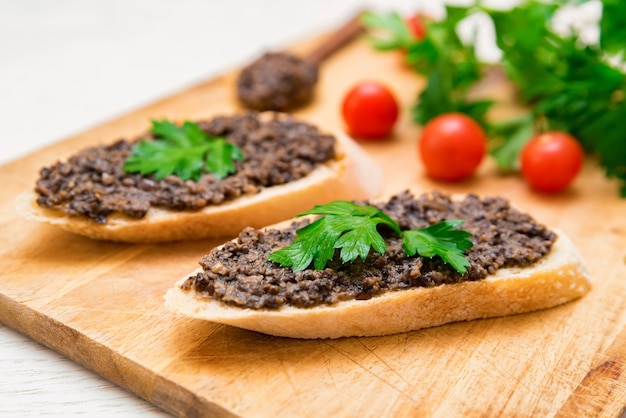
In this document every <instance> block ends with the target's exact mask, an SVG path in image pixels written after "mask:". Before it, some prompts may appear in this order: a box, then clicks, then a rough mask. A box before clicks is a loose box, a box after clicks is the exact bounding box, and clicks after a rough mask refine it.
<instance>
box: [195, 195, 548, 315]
mask: <svg viewBox="0 0 626 418" xmlns="http://www.w3.org/2000/svg"><path fill="white" fill-rule="evenodd" d="M376 206H377V207H378V208H379V209H381V210H383V211H384V212H385V213H387V214H389V215H390V216H391V217H392V218H394V219H395V220H396V221H398V222H399V224H400V226H401V228H402V229H403V230H404V229H415V228H423V227H426V226H428V225H431V224H433V223H437V222H440V221H443V220H446V219H462V220H464V221H465V223H464V224H463V225H462V228H463V229H465V230H467V231H469V232H471V233H472V234H473V236H472V238H471V239H472V242H473V244H474V246H473V247H472V248H471V249H469V250H468V252H467V258H468V259H469V261H470V263H471V265H470V267H469V268H468V271H467V272H466V273H465V274H463V275H461V274H459V273H458V272H456V271H455V270H454V269H452V268H451V267H450V266H449V265H447V264H445V263H444V262H443V261H442V260H441V259H440V258H439V257H434V258H432V259H430V258H424V257H419V256H416V257H407V256H406V254H405V252H404V250H403V249H402V242H401V238H400V237H398V236H395V235H394V234H393V233H390V232H387V233H385V232H384V231H382V230H381V233H383V235H384V236H385V240H386V243H387V250H386V252H385V254H383V255H381V254H378V253H377V252H375V251H370V254H369V255H368V257H367V258H366V260H365V261H361V260H359V259H357V260H356V261H354V262H352V263H348V264H344V265H342V264H341V263H340V262H338V261H337V258H338V257H335V259H334V260H333V261H331V262H330V263H329V265H328V266H327V268H325V269H324V270H312V269H309V270H304V271H301V272H297V273H294V272H293V270H292V269H291V268H284V267H280V266H279V265H277V264H275V263H271V262H268V261H267V256H268V255H269V254H270V253H271V252H272V251H274V250H276V249H278V248H281V247H284V246H286V245H289V244H290V243H291V242H292V241H293V239H294V236H295V230H296V229H297V228H299V227H301V226H302V221H299V222H294V223H293V224H292V227H291V228H289V229H287V230H285V231H279V230H276V229H269V230H267V231H265V232H261V231H258V230H253V229H251V228H248V229H246V230H244V231H243V232H242V233H241V234H240V235H239V237H238V238H237V239H236V240H234V241H230V242H228V243H226V244H225V245H224V246H222V247H221V248H219V249H216V250H214V251H212V252H211V253H210V254H209V255H207V256H205V257H203V258H202V259H201V261H200V264H201V266H202V268H203V272H201V273H198V274H197V275H196V276H193V277H190V278H188V279H187V281H186V282H185V283H184V285H183V289H184V290H187V291H195V292H198V293H199V295H200V296H204V297H210V298H214V299H217V300H220V301H222V302H225V303H227V304H231V305H236V306H240V307H246V308H253V309H263V308H266V309H276V308H280V307H281V306H283V305H292V306H297V307H301V308H308V307H313V306H317V305H323V304H328V305H330V304H334V303H337V302H339V301H343V300H351V299H369V298H371V297H373V296H375V295H377V294H380V293H383V292H387V291H398V290H402V289H408V288H412V287H431V286H438V285H441V284H446V283H457V282H462V281H468V280H481V279H484V278H485V277H486V276H487V275H489V274H492V273H495V272H496V270H498V269H499V268H505V267H515V266H518V267H523V266H528V265H531V264H533V263H534V262H536V261H537V260H539V259H540V258H541V257H542V256H544V255H545V254H547V253H548V252H549V251H550V248H551V247H552V244H553V242H554V240H555V239H556V235H555V234H554V233H553V232H551V231H550V230H548V229H546V228H545V227H544V226H542V225H540V224H538V223H537V222H535V221H534V220H533V219H532V218H531V217H530V216H529V215H527V214H524V213H521V212H520V211H518V210H516V209H515V208H513V207H511V206H510V204H509V202H508V201H507V200H505V199H502V198H482V199H481V198H479V197H477V196H475V195H468V196H466V197H465V198H464V199H463V200H461V201H456V200H452V199H451V197H450V196H448V195H445V194H442V193H439V192H435V193H432V194H428V195H422V196H419V197H414V196H412V195H411V194H410V193H409V192H403V193H401V194H398V195H396V196H393V197H392V198H391V199H390V200H389V201H388V202H386V203H384V204H376Z"/></svg>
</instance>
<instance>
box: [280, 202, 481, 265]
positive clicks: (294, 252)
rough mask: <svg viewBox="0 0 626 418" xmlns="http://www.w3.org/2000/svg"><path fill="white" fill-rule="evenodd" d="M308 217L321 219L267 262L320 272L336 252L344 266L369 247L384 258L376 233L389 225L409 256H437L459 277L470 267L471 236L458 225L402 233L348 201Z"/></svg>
mask: <svg viewBox="0 0 626 418" xmlns="http://www.w3.org/2000/svg"><path fill="white" fill-rule="evenodd" d="M305 215H322V217H320V218H319V219H317V220H316V221H315V222H313V223H311V224H309V225H307V226H305V227H303V228H301V229H299V230H297V231H296V238H295V239H294V241H293V243H292V244H291V245H289V246H287V247H284V248H281V249H279V250H277V251H274V252H273V253H271V254H270V255H269V257H268V260H269V261H273V262H276V263H278V264H280V265H281V266H283V267H292V268H293V270H294V271H301V270H304V269H306V268H308V267H309V266H310V265H311V263H313V266H314V268H315V269H316V270H322V269H324V268H325V267H326V264H327V263H328V262H329V261H330V260H332V259H333V258H334V257H335V250H337V249H339V250H340V253H339V256H340V258H341V261H342V262H343V263H349V262H352V261H354V260H356V259H357V258H360V259H361V260H365V258H366V257H367V255H368V254H369V252H370V249H371V248H373V249H374V250H375V251H376V252H378V253H380V254H383V253H384V252H385V249H386V244H385V240H384V238H383V237H382V236H381V235H380V233H379V232H378V225H385V226H387V227H389V228H390V229H391V230H392V231H393V232H395V233H396V234H398V235H401V236H402V246H403V248H404V251H405V253H406V254H407V256H409V257H412V256H414V255H416V254H419V255H421V256H422V257H428V258H432V257H435V256H439V257H441V259H442V260H443V261H444V262H445V263H448V264H450V265H451V266H452V267H453V268H454V269H455V270H456V271H457V272H459V273H461V274H464V273H465V272H466V271H467V267H468V266H469V265H470V264H469V261H468V260H467V259H466V258H465V257H464V256H463V254H464V252H465V251H466V250H468V249H469V248H471V247H472V242H471V241H470V240H469V239H468V238H469V237H470V236H471V234H470V233H469V232H467V231H463V230H459V229H456V228H458V227H459V226H460V225H461V224H462V223H463V221H460V220H448V221H443V222H439V223H437V224H434V225H430V226H429V227H426V228H421V229H412V230H409V231H402V230H401V229H400V225H398V223H397V222H396V221H394V220H393V219H392V218H390V217H389V216H388V215H387V214H385V213H384V212H382V211H380V210H378V209H377V208H375V207H373V206H367V205H357V204H354V203H352V202H347V201H345V200H337V201H334V202H331V203H328V204H325V205H318V206H315V207H314V208H313V209H311V210H309V211H306V212H304V213H301V214H299V215H297V216H305Z"/></svg>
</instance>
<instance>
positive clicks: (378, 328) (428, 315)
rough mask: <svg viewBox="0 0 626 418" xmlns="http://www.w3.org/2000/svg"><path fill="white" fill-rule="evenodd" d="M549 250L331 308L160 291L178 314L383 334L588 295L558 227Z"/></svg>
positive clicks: (292, 330) (316, 333) (334, 333)
mask: <svg viewBox="0 0 626 418" xmlns="http://www.w3.org/2000/svg"><path fill="white" fill-rule="evenodd" d="M558 234H559V237H558V239H557V240H556V242H555V243H554V246H553V248H552V250H551V251H550V253H549V254H548V255H546V256H545V257H544V258H542V259H541V260H540V261H539V262H537V263H535V264H534V265H532V266H530V267H527V268H507V269H501V270H498V272H497V273H496V274H494V275H491V276H488V277H487V278H485V279H483V280H479V281H470V282H461V283H455V284H444V285H441V286H435V287H429V288H425V287H420V288H412V289H408V290H401V291H392V292H386V293H384V294H382V295H379V296H375V297H373V298H371V299H368V300H353V301H343V302H339V303H337V304H335V305H332V306H318V307H313V308H296V307H292V306H285V307H282V308H280V309H277V310H254V309H244V308H239V307H233V306H229V305H226V304H224V303H222V302H219V301H215V300H211V299H206V298H202V297H199V296H198V295H197V294H196V293H195V292H193V291H189V292H184V291H182V290H181V288H180V285H181V284H182V283H183V282H184V281H185V279H186V278H187V277H189V276H191V275H192V274H193V273H191V274H189V275H188V276H186V277H185V278H183V279H181V280H180V281H179V282H178V283H177V284H176V286H175V287H174V288H173V289H170V290H169V291H168V292H167V294H166V295H165V304H166V306H167V307H168V308H169V309H170V310H172V311H174V312H178V313H181V314H183V315H186V316H189V317H193V318H198V319H205V320H209V321H212V322H218V323H223V324H229V325H233V326H237V327H240V328H245V329H249V330H253V331H258V332H262V333H266V334H270V335H275V336H282V337H292V338H340V337H346V336H380V335H388V334H395V333H400V332H407V331H412V330H417V329H420V328H427V327H433V326H437V325H442V324H446V323H450V322H458V321H469V320H473V319H479V318H490V317H498V316H505V315H513V314H519V313H524V312H530V311H534V310H538V309H545V308H550V307H553V306H557V305H560V304H563V303H566V302H569V301H571V300H574V299H577V298H579V297H581V296H583V295H584V294H586V293H587V292H588V291H589V290H590V288H591V284H590V281H589V274H588V272H587V270H586V267H585V264H584V261H583V259H582V258H581V256H580V255H579V253H578V251H577V249H576V248H575V246H574V244H573V243H572V242H571V240H570V239H569V238H568V237H567V236H566V235H565V234H563V233H562V232H558Z"/></svg>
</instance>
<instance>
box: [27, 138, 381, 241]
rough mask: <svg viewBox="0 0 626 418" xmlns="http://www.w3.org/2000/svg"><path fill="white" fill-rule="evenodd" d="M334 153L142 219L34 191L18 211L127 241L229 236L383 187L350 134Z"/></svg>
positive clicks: (85, 232)
mask: <svg viewBox="0 0 626 418" xmlns="http://www.w3.org/2000/svg"><path fill="white" fill-rule="evenodd" d="M335 137H336V138H337V142H336V157H335V159H334V160H332V161H330V162H328V163H326V164H323V165H321V166H319V167H318V168H316V169H315V170H314V171H313V172H312V173H310V174H309V175H308V176H306V177H304V178H302V179H299V180H296V181H293V182H290V183H287V184H284V185H280V186H272V187H268V188H265V189H263V190H262V191H261V192H259V193H257V194H254V195H246V196H242V197H239V198H237V199H235V200H232V201H229V202H225V203H223V204H221V205H216V206H207V207H205V208H203V209H201V210H197V211H190V210H188V211H175V210H168V209H162V208H155V207H153V208H150V210H149V211H148V213H147V215H146V216H145V217H144V218H142V219H133V218H130V217H127V216H124V215H120V214H112V215H110V216H109V217H108V219H107V223H106V224H97V223H96V222H94V221H92V220H90V219H87V218H85V217H78V216H68V215H67V214H65V213H64V212H62V211H59V210H53V209H48V208H44V207H41V206H39V205H38V204H37V202H36V199H37V195H36V193H34V192H26V193H23V194H22V195H20V196H18V198H17V200H16V206H17V210H18V212H20V213H22V214H23V215H24V216H26V217H27V218H29V219H32V220H36V221H40V222H44V223H48V224H51V225H55V226H58V227H60V228H62V229H64V230H66V231H70V232H73V233H76V234H80V235H84V236H87V237H90V238H95V239H102V240H110V241H121V242H131V243H148V242H167V241H179V240H192V239H202V238H213V237H228V236H234V235H236V234H237V233H239V231H241V230H242V229H243V228H244V227H246V226H251V227H254V228H260V227H263V226H266V225H269V224H272V223H275V222H278V221H280V220H283V219H287V218H290V217H292V216H294V215H295V214H297V213H299V212H302V211H304V210H307V209H309V208H311V207H312V206H313V205H315V204H321V203H325V202H328V201H331V200H335V199H365V198H369V197H372V196H375V195H377V194H378V193H379V192H380V190H381V189H382V172H381V170H380V169H379V168H378V167H377V165H376V163H375V162H374V161H373V160H372V159H371V158H370V157H369V156H368V155H367V154H366V153H365V152H364V151H363V150H362V149H361V148H360V147H359V146H358V145H356V144H355V143H354V142H353V141H352V140H351V139H350V138H348V137H347V136H345V135H343V134H341V133H337V134H335Z"/></svg>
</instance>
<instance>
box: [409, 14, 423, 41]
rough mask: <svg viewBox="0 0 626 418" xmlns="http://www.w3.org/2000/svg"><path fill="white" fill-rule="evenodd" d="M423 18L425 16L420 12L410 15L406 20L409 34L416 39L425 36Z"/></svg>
mask: <svg viewBox="0 0 626 418" xmlns="http://www.w3.org/2000/svg"><path fill="white" fill-rule="evenodd" d="M424 20H426V18H425V16H424V15H422V14H420V13H416V14H414V15H411V16H409V18H408V19H407V20H406V25H407V26H408V27H409V31H410V32H411V35H413V38H414V39H416V40H418V41H419V40H422V39H424V38H425V37H426V24H425V23H424Z"/></svg>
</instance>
